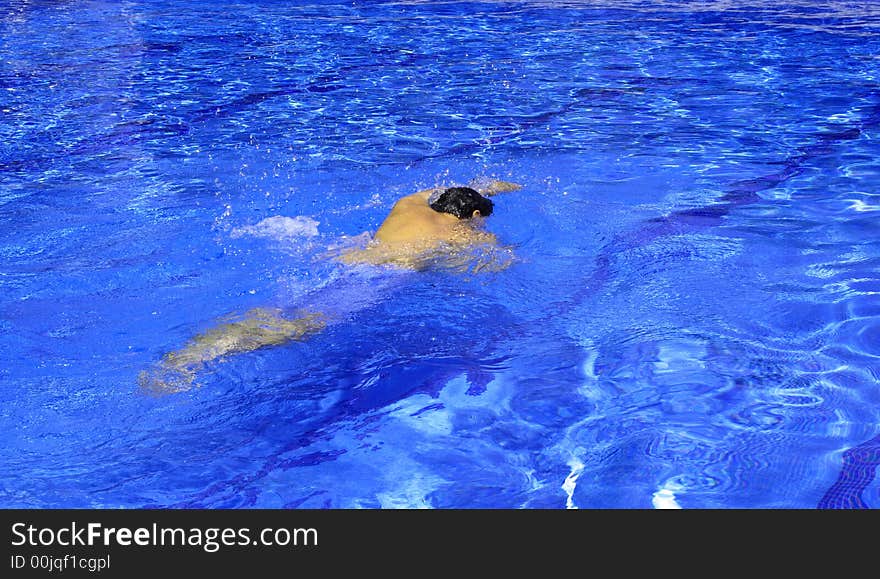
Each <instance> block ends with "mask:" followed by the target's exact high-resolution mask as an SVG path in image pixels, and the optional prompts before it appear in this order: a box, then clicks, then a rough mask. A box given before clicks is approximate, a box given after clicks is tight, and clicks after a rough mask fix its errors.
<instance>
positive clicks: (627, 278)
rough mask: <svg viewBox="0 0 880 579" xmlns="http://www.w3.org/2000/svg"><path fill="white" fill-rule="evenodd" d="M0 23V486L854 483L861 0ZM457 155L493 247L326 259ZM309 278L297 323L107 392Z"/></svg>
mask: <svg viewBox="0 0 880 579" xmlns="http://www.w3.org/2000/svg"><path fill="white" fill-rule="evenodd" d="M0 30H2V34H0V137H2V138H0V222H2V224H3V227H2V229H0V328H2V334H0V361H2V366H0V384H2V388H0V396H2V403H0V409H2V422H0V440H2V445H0V471H2V472H0V481H2V483H0V506H3V507H28V508H30V507H65V508H67V507H98V508H117V507H124V508H138V507H172V508H176V507H206V508H227V507H229V508H251V507H268V508H328V507H329V508H350V507H365V508H379V507H384V508H393V507H404V508H415V507H435V508H479V507H488V508H560V509H561V508H677V507H681V508H815V507H823V508H825V507H869V508H871V507H873V508H876V507H878V506H880V494H878V493H880V486H878V483H877V481H876V480H875V468H876V465H877V464H878V462H880V438H878V434H880V388H878V376H880V302H878V299H877V295H878V292H880V276H878V270H880V246H878V243H877V240H878V233H880V228H878V225H877V213H875V212H876V211H877V209H878V208H880V204H878V201H877V196H878V194H880V192H878V189H877V186H876V183H877V178H878V176H880V163H878V153H880V149H878V145H877V141H876V138H877V135H878V134H880V90H878V89H880V85H878V80H877V73H878V62H880V61H878V59H877V55H878V54H880V10H878V9H875V8H871V7H870V5H869V6H868V7H865V6H864V5H859V4H855V3H846V2H825V3H816V2H809V3H807V2H788V3H775V2H774V3H771V2H764V1H758V2H753V3H750V4H749V6H748V7H747V8H736V7H735V5H731V4H729V3H727V2H697V3H685V2H647V3H643V2H623V1H618V2H574V1H570V2H551V1H546V2H525V1H509V2H491V1H483V2H458V1H446V2H402V1H398V2H357V1H356V2H351V1H346V2H341V1H338V2H337V1H320V2H312V3H307V4H304V5H303V4H299V3H288V2H280V1H277V2H275V1H268V0H267V1H259V2H242V3H238V4H230V5H223V6H220V5H217V4H216V3H212V2H202V1H197V0H182V1H181V0H175V1H173V2H172V1H170V0H130V1H125V2H109V1H97V0H94V1H70V2H44V1H30V2H29V1H24V0H15V1H12V2H9V1H6V2H2V3H0ZM480 175H484V176H491V177H496V178H500V179H505V180H510V181H515V182H519V183H521V184H522V185H523V186H524V187H523V189H522V190H521V191H518V192H514V193H509V194H506V195H503V196H499V197H497V198H496V206H495V213H494V214H493V215H492V216H491V217H490V218H489V219H488V220H487V227H488V228H489V229H490V230H491V231H492V232H494V233H495V234H496V235H497V236H498V238H499V239H500V240H501V241H502V242H503V243H504V244H507V245H509V246H511V247H512V248H513V251H514V252H515V254H516V256H517V257H516V262H515V263H514V264H513V265H511V267H509V268H507V269H505V270H503V271H492V272H473V271H468V272H464V273H457V272H453V271H448V270H436V271H425V272H418V273H409V274H395V273H393V272H379V273H377V274H376V276H377V277H376V278H375V279H372V278H370V277H366V278H364V277H359V276H355V275H352V274H351V273H350V271H347V270H346V269H345V268H344V267H342V266H340V265H338V264H335V263H333V262H332V261H328V260H327V259H326V258H325V255H326V252H327V248H328V247H331V246H333V245H335V244H338V243H340V240H344V239H349V238H352V237H354V236H358V235H360V234H363V233H364V232H369V231H373V230H375V229H376V227H377V226H378V225H379V223H381V221H382V219H383V218H384V216H385V215H386V214H387V212H388V210H389V209H390V207H391V205H392V204H393V203H394V201H395V200H396V199H397V198H399V197H401V196H403V195H406V194H408V193H411V192H414V191H416V190H418V189H423V188H427V187H433V186H436V185H444V184H455V183H464V182H467V181H468V180H470V179H471V178H472V177H475V176H480ZM266 220H269V221H266ZM270 225H274V226H270ZM328 288H329V289H328ZM321 292H330V293H329V294H327V295H330V296H331V297H332V301H335V302H336V303H337V304H339V305H340V306H341V307H342V308H343V310H344V311H345V317H344V320H342V321H340V322H339V323H335V324H332V325H330V326H328V327H327V328H326V329H325V331H323V332H320V333H318V334H316V335H314V336H312V337H311V338H310V339H308V340H306V341H303V342H296V343H291V344H287V345H284V346H279V347H276V348H266V349H262V350H259V351H256V352H252V353H248V354H242V355H240V356H233V357H230V358H228V359H226V360H224V361H222V362H217V363H213V364H211V365H210V366H209V367H208V368H207V369H206V371H205V372H203V373H202V374H201V375H200V376H199V378H198V387H197V388H194V389H192V390H188V391H185V392H180V393H177V394H171V395H167V396H150V395H147V394H145V393H144V392H142V391H141V390H140V389H139V386H138V375H139V373H140V372H141V371H143V370H144V369H146V368H150V367H151V365H153V364H155V363H156V361H157V360H159V359H160V358H161V356H162V355H163V354H164V353H165V352H168V351H171V350H174V349H176V348H180V347H181V346H182V345H183V344H184V343H185V342H186V341H187V340H188V339H189V338H191V337H192V336H193V335H194V334H196V333H198V332H200V331H204V330H205V329H207V328H209V327H210V326H211V325H212V324H215V323H216V321H217V320H218V319H221V318H223V317H224V316H227V315H229V314H233V313H240V312H244V311H246V310H248V309H251V308H256V307H263V306H267V305H274V306H287V307H295V306H296V305H297V304H298V303H300V302H302V301H305V300H308V299H311V297H312V296H315V295H321Z"/></svg>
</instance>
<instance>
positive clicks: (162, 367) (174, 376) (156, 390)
mask: <svg viewBox="0 0 880 579" xmlns="http://www.w3.org/2000/svg"><path fill="white" fill-rule="evenodd" d="M195 379H196V371H195V370H192V369H189V368H181V367H175V366H169V365H167V364H165V363H162V362H160V363H159V364H156V366H155V367H154V368H152V369H151V370H144V371H143V372H141V373H140V375H139V376H138V385H139V386H140V388H141V390H142V391H143V392H145V393H146V394H152V395H154V396H162V395H164V394H175V393H177V392H186V391H187V390H190V389H191V388H192V387H193V386H194V384H195Z"/></svg>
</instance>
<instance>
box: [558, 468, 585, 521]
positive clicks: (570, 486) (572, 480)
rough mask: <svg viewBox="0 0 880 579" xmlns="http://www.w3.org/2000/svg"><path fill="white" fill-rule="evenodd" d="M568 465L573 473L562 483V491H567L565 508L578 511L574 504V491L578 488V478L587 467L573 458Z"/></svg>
mask: <svg viewBox="0 0 880 579" xmlns="http://www.w3.org/2000/svg"><path fill="white" fill-rule="evenodd" d="M566 464H568V467H569V468H570V469H571V472H569V473H568V476H567V477H565V481H564V482H563V483H562V490H564V491H565V495H566V498H565V508H566V509H576V508H578V506H577V505H576V504H574V489H575V487H577V480H578V478H579V477H580V476H581V474H582V473H583V472H584V466H585V465H584V463H582V462H581V461H580V460H579V459H577V458H575V457H571V458H570V459H569V461H568V463H566Z"/></svg>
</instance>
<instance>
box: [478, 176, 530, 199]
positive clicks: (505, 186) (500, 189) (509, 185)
mask: <svg viewBox="0 0 880 579" xmlns="http://www.w3.org/2000/svg"><path fill="white" fill-rule="evenodd" d="M468 187H470V188H471V189H474V190H476V191H477V192H478V193H479V194H480V195H485V196H486V197H492V196H493V195H498V194H499V193H509V192H511V191H519V190H520V189H522V185H520V184H518V183H513V182H511V181H501V180H499V179H490V178H488V177H475V178H473V179H471V182H470V183H468Z"/></svg>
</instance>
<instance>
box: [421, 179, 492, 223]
mask: <svg viewBox="0 0 880 579" xmlns="http://www.w3.org/2000/svg"><path fill="white" fill-rule="evenodd" d="M428 203H429V204H430V205H431V209H433V210H434V211H438V212H440V213H449V214H451V215H455V216H456V217H458V218H459V219H470V218H471V217H480V216H483V217H487V216H489V215H491V214H492V207H494V205H493V203H492V201H491V200H490V199H487V198H486V197H483V196H482V195H480V194H479V193H477V192H476V191H475V190H474V189H471V188H470V187H450V188H449V189H446V190H445V191H443V192H442V193H441V194H440V195H439V196H437V198H436V199H433V198H432V199H429V200H428Z"/></svg>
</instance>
